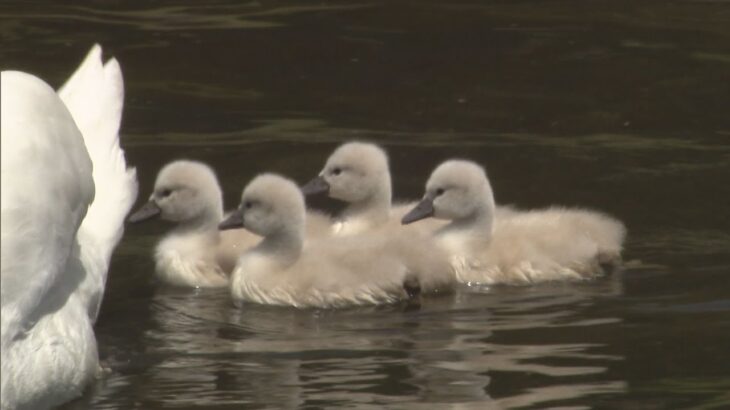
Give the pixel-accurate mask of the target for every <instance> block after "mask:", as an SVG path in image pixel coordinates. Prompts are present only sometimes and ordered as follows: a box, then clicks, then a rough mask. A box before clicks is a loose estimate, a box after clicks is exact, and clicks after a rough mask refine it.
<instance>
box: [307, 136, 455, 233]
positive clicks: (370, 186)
mask: <svg viewBox="0 0 730 410" xmlns="http://www.w3.org/2000/svg"><path fill="white" fill-rule="evenodd" d="M302 192H304V194H305V195H313V194H318V193H326V194H327V195H328V196H329V197H330V198H333V199H337V200H340V201H343V202H346V203H347V207H346V208H345V209H344V211H343V212H342V214H341V215H340V217H339V218H338V219H337V220H336V221H335V222H334V223H333V224H332V233H333V234H335V235H352V234H358V233H362V232H367V231H369V230H372V229H375V228H384V229H388V230H391V231H402V230H403V228H402V227H401V226H400V225H401V224H400V219H401V218H402V217H403V215H404V214H405V213H406V212H407V211H408V210H410V209H411V208H413V206H414V205H415V202H411V203H406V204H395V205H392V206H391V197H392V188H391V178H390V167H389V165H388V155H387V154H386V152H385V151H384V150H383V149H382V148H381V147H379V146H377V145H375V144H372V143H366V142H348V143H345V144H343V145H340V146H339V147H338V148H337V149H336V150H335V151H334V152H333V153H332V155H330V157H329V158H328V159H327V162H326V163H325V166H324V169H322V171H321V172H320V173H319V176H317V177H315V178H314V179H312V180H311V181H309V182H308V183H306V184H305V185H304V186H303V187H302ZM441 225H443V223H442V222H440V221H433V222H430V223H429V224H428V226H424V225H419V226H418V227H417V229H418V230H420V231H423V230H426V229H429V228H431V229H433V228H434V227H436V226H441ZM411 230H412V229H411Z"/></svg>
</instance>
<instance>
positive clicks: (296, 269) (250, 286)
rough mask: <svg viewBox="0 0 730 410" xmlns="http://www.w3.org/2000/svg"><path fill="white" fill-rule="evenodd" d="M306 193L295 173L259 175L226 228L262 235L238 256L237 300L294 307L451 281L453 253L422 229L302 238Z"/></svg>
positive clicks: (373, 297)
mask: <svg viewBox="0 0 730 410" xmlns="http://www.w3.org/2000/svg"><path fill="white" fill-rule="evenodd" d="M304 224H305V208H304V198H303V196H302V193H301V191H300V190H299V188H297V186H296V185H295V184H294V183H293V182H292V181H290V180H288V179H285V178H283V177H280V176H277V175H273V174H263V175H260V176H258V177H256V178H255V179H254V180H252V181H251V183H250V184H249V185H248V186H247V187H246V188H245V189H244V191H243V194H242V197H241V205H240V207H239V209H238V210H237V211H236V212H235V213H234V214H233V215H231V217H230V218H229V219H228V220H227V221H224V222H223V223H222V224H221V229H226V228H229V227H235V226H240V225H243V226H245V227H246V228H247V229H248V230H250V231H252V232H254V233H256V234H259V235H261V236H263V237H264V239H263V240H262V241H261V242H260V243H259V244H258V245H256V246H255V247H254V248H252V249H250V250H249V251H247V252H245V253H244V254H243V255H242V256H241V258H240V259H239V260H238V264H237V265H236V269H235V270H234V273H233V277H232V281H231V294H232V296H233V299H234V300H235V301H248V302H254V303H261V304H270V305H288V306H295V307H320V308H325V307H343V306H352V305H369V304H381V303H393V302H396V301H399V300H404V299H407V298H409V297H411V296H413V295H414V293H419V292H424V293H425V292H432V291H436V290H439V289H448V288H449V287H450V285H451V283H452V282H453V276H452V275H453V274H452V273H451V271H450V266H449V264H448V258H447V257H446V255H445V254H443V253H440V252H438V248H437V247H436V246H435V244H434V243H433V242H432V241H430V240H429V238H428V237H424V238H423V240H419V239H418V238H417V237H412V236H411V237H409V238H405V237H398V236H391V237H386V236H384V235H376V236H372V237H369V236H368V235H358V236H355V237H345V238H321V239H319V240H310V241H308V242H307V243H306V244H305V243H304V241H303V237H304Z"/></svg>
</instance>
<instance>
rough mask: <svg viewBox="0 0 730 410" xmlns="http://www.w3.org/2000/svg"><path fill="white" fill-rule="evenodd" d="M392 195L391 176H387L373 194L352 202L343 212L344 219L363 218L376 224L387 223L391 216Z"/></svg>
mask: <svg viewBox="0 0 730 410" xmlns="http://www.w3.org/2000/svg"><path fill="white" fill-rule="evenodd" d="M391 197H392V193H391V187H390V178H387V179H386V180H385V181H384V182H383V183H381V184H380V185H379V186H378V187H377V189H376V190H375V191H374V192H373V193H372V195H370V196H368V197H367V198H365V199H364V200H362V201H359V202H352V203H350V204H349V205H348V206H347V208H345V211H344V212H343V216H344V219H348V218H362V219H366V220H368V221H373V222H374V223H375V224H381V223H385V222H387V221H388V219H389V218H390V207H391Z"/></svg>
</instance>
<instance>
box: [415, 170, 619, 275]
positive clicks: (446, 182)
mask: <svg viewBox="0 0 730 410" xmlns="http://www.w3.org/2000/svg"><path fill="white" fill-rule="evenodd" d="M494 212H495V204H494V194H493V193H492V187H491V185H490V183H489V180H488V179H487V174H486V173H485V172H484V169H483V168H482V167H480V166H479V165H477V164H475V163H473V162H470V161H464V160H449V161H446V162H444V163H443V164H441V165H439V166H438V167H437V168H436V169H435V170H434V171H433V173H432V174H431V177H430V178H429V179H428V182H427V184H426V194H425V195H424V197H423V200H422V201H421V202H420V203H419V204H418V205H417V206H416V207H415V208H414V209H413V210H412V211H411V212H409V213H408V214H406V215H405V216H404V217H403V223H404V224H408V223H411V222H415V221H417V220H420V219H423V218H426V217H429V216H433V217H435V218H439V219H447V220H450V221H451V222H450V223H449V224H448V225H446V226H444V227H443V228H441V229H439V230H438V231H437V232H436V237H437V238H438V239H439V241H440V243H441V244H442V245H443V246H444V248H445V249H446V250H447V252H448V253H449V254H450V255H451V260H452V265H453V267H454V269H455V271H456V274H457V279H458V280H459V282H462V283H483V284H492V283H532V282H540V281H549V280H560V279H581V278H587V277H591V276H594V275H596V274H599V273H601V272H602V271H603V269H602V268H603V267H606V265H611V267H612V266H615V265H616V264H617V263H618V262H620V259H621V248H622V244H623V240H624V236H625V234H626V229H625V227H624V225H623V224H622V223H621V222H619V221H617V220H616V219H614V218H611V217H609V216H607V215H605V214H602V213H599V212H595V211H588V210H584V209H568V208H559V207H552V208H548V209H545V210H534V211H527V212H522V211H517V210H513V211H505V212H502V213H501V214H500V216H499V217H498V218H495V217H494Z"/></svg>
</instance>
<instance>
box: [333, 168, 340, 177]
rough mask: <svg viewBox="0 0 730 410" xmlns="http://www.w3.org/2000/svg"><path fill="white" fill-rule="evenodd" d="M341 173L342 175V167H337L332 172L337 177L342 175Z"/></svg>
mask: <svg viewBox="0 0 730 410" xmlns="http://www.w3.org/2000/svg"><path fill="white" fill-rule="evenodd" d="M341 173H342V168H340V167H337V168H335V169H333V170H332V175H335V176H336V175H340V174H341Z"/></svg>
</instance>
